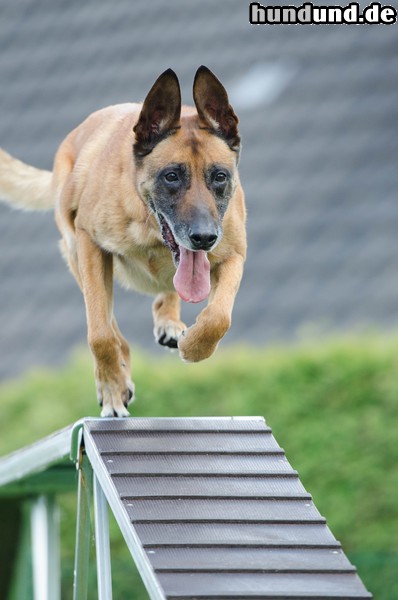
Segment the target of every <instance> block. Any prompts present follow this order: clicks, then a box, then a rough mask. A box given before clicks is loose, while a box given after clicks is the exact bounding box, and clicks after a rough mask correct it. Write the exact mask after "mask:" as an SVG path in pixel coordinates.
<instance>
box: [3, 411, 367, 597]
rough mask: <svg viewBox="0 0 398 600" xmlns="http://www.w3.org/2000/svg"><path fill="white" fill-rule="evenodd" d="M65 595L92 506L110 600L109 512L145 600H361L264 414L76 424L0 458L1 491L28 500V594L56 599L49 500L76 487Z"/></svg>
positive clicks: (83, 592) (81, 583)
mask: <svg viewBox="0 0 398 600" xmlns="http://www.w3.org/2000/svg"><path fill="white" fill-rule="evenodd" d="M70 459H72V461H73V462H74V463H75V464H76V466H77V471H78V501H77V528H76V552H75V576H74V596H73V597H74V600H86V598H87V584H88V583H87V582H88V567H89V545H90V540H91V519H90V515H91V505H92V504H93V511H94V527H95V539H96V559H97V579H98V598H99V600H111V599H112V581H111V553H110V545H109V533H108V505H109V507H110V509H111V510H112V512H113V514H114V516H115V518H116V521H117V523H118V525H119V527H120V530H121V532H122V534H123V537H124V539H125V541H126V544H127V546H128V548H129V550H130V553H131V555H132V557H133V559H134V561H135V563H136V566H137V568H138V570H139V572H140V575H141V577H142V579H143V582H144V584H145V586H146V589H147V592H148V595H149V597H150V598H151V599H153V600H166V599H167V600H177V599H179V600H181V599H186V600H188V599H191V600H192V599H216V598H217V599H227V598H234V599H240V600H243V599H245V598H246V599H248V598H250V599H254V598H257V599H259V598H274V599H276V598H279V599H282V598H284V599H293V598H294V599H298V598H300V599H310V598H311V599H312V600H314V599H324V600H326V599H332V598H340V599H342V598H344V599H347V600H348V599H351V598H355V599H365V598H371V597H372V596H371V594H370V593H369V592H367V591H366V589H365V587H364V586H363V584H362V582H361V580H360V579H359V577H358V576H357V574H356V571H355V568H354V567H353V566H352V565H351V564H350V562H349V561H348V559H347V557H346V556H345V554H344V552H343V551H342V549H341V546H340V544H339V543H338V542H337V541H336V539H335V538H334V536H333V534H332V533H331V531H330V530H329V528H328V527H327V525H326V521H325V519H323V518H322V517H321V515H320V514H319V512H318V511H317V509H316V507H315V505H314V504H313V502H312V499H311V496H310V495H309V494H308V493H307V492H306V491H305V489H304V487H303V486H302V484H301V482H300V480H299V478H298V475H297V472H296V471H294V470H293V469H292V468H291V466H290V464H289V463H288V461H287V460H286V457H285V455H284V452H283V450H282V449H281V448H280V447H279V446H278V444H277V442H276V440H275V438H274V437H273V435H272V432H271V430H270V429H269V428H268V427H267V426H266V424H265V422H264V419H263V418H261V417H225V418H217V417H211V418H129V419H91V418H87V419H83V420H82V421H79V422H78V423H76V424H75V425H73V426H71V427H69V428H66V429H64V430H62V431H59V432H57V433H55V434H53V435H52V436H50V437H48V438H45V439H43V440H41V441H39V442H37V443H36V444H33V445H32V446H29V447H27V448H24V449H22V450H19V451H17V452H15V453H13V454H11V455H9V456H7V457H5V458H3V459H1V460H0V497H1V496H3V497H4V496H13V497H27V496H29V497H32V496H35V497H36V500H35V501H34V502H33V504H32V509H31V529H32V559H33V560H32V562H33V580H34V595H33V597H34V600H60V577H59V563H58V560H57V554H58V546H59V541H58V533H57V527H56V506H55V503H54V499H53V498H54V494H55V493H59V492H62V491H67V490H69V489H76V475H75V472H74V469H73V462H71V460H70Z"/></svg>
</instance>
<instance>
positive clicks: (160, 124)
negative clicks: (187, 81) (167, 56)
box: [134, 69, 181, 156]
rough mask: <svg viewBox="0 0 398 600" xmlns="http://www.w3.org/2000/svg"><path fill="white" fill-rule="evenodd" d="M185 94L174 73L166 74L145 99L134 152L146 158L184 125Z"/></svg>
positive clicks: (137, 128) (171, 71) (168, 70)
mask: <svg viewBox="0 0 398 600" xmlns="http://www.w3.org/2000/svg"><path fill="white" fill-rule="evenodd" d="M180 116H181V91H180V84H179V83H178V79H177V75H176V74H175V73H174V71H173V70H172V69H167V71H165V72H164V73H162V74H161V75H160V76H159V77H158V78H157V80H156V81H155V83H154V84H153V86H152V87H151V89H150V90H149V92H148V95H147V97H146V98H145V101H144V104H143V106H142V109H141V113H140V116H139V118H138V122H137V124H136V125H135V127H134V133H135V144H134V152H135V154H136V155H137V156H145V154H149V152H151V150H153V148H154V147H155V146H156V144H158V143H159V142H160V141H161V140H162V139H163V138H165V137H166V136H167V135H169V134H171V133H173V131H174V130H175V129H177V128H178V127H179V125H180Z"/></svg>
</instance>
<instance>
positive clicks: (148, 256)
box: [0, 67, 246, 417]
mask: <svg viewBox="0 0 398 600" xmlns="http://www.w3.org/2000/svg"><path fill="white" fill-rule="evenodd" d="M193 97H194V101H195V106H196V110H195V109H194V108H191V107H186V106H184V107H182V108H181V96H180V87H179V83H178V79H177V76H176V75H175V73H174V72H173V71H172V70H171V69H169V70H167V71H165V72H164V73H163V74H162V75H161V76H160V77H159V78H158V79H157V81H156V82H155V84H154V85H153V87H152V89H151V90H150V92H149V94H148V95H147V97H146V99H145V101H144V103H143V104H122V105H117V106H111V107H109V108H105V109H103V110H100V111H98V112H95V113H93V114H92V115H91V116H89V117H88V119H86V121H84V122H83V123H82V124H81V125H80V126H79V127H77V128H76V129H75V130H74V131H72V132H71V133H70V134H69V135H68V137H67V138H66V139H65V140H64V142H63V143H62V144H61V146H60V148H59V150H58V152H57V155H56V157H55V162H54V170H53V173H52V174H51V173H50V172H47V171H41V170H39V169H35V168H33V167H30V166H28V165H25V164H24V163H22V162H20V161H19V160H17V159H15V158H12V157H11V156H9V155H8V154H7V153H5V152H4V151H2V150H0V196H1V197H2V198H4V199H5V200H7V201H9V202H11V203H13V204H14V205H16V206H20V207H23V208H25V209H39V210H40V209H47V208H54V209H55V218H56V222H57V225H58V227H59V229H60V231H61V234H62V241H61V248H62V253H63V255H64V257H65V259H66V261H67V263H68V265H69V267H70V270H71V271H72V273H73V275H74V277H75V278H76V281H77V282H78V284H79V286H80V288H81V290H82V292H83V295H84V300H85V304H86V312H87V326H88V343H89V346H90V348H91V351H92V354H93V356H94V362H95V380H96V386H97V394H98V400H99V402H100V404H101V406H102V407H103V408H102V412H101V415H102V416H105V417H109V416H113V415H117V416H119V417H120V416H126V415H128V414H129V413H128V411H127V405H128V403H129V401H131V400H132V398H133V395H134V385H133V383H132V381H131V379H130V372H129V371H130V353H129V346H128V344H127V342H126V340H125V339H124V337H123V336H122V334H121V333H120V331H119V328H118V326H117V323H116V321H115V318H114V316H113V276H114V274H115V276H116V277H117V278H118V280H119V281H120V282H121V283H122V284H123V285H124V286H127V287H129V288H133V289H135V290H138V291H140V292H143V293H146V294H153V295H155V296H156V298H155V301H154V304H153V318H154V333H155V338H156V340H157V341H158V342H159V343H160V344H162V345H164V346H169V347H178V349H179V352H180V356H181V358H182V359H183V360H185V361H189V362H196V361H200V360H203V359H205V358H208V357H209V356H210V355H211V354H213V352H214V351H215V349H216V347H217V345H218V342H219V341H220V339H221V338H222V337H223V336H224V335H225V333H226V332H227V330H228V329H229V327H230V323H231V313H232V307H233V303H234V298H235V295H236V292H237V291H238V287H239V283H240V280H241V277H242V270H243V264H244V260H245V256H246V234H245V206H244V195H243V190H242V187H241V185H240V182H239V177H238V172H237V163H238V157H239V148H240V139H239V135H238V129H237V124H238V119H237V117H236V115H235V113H234V111H233V109H232V107H231V106H230V104H229V101H228V96H227V93H226V91H225V89H224V87H223V86H222V84H221V83H220V82H219V81H218V79H217V78H216V77H215V76H214V75H213V74H212V73H211V71H209V69H207V68H206V67H200V68H199V69H198V71H197V73H196V76H195V81H194V86H193ZM179 297H181V298H182V299H183V300H185V301H187V302H199V301H201V300H204V299H205V298H207V297H208V298H209V300H208V305H207V307H206V308H205V309H204V310H203V311H202V312H201V313H200V314H199V316H198V318H197V320H196V323H195V324H194V325H193V326H192V327H190V328H189V329H187V328H186V326H185V325H184V323H182V322H181V320H180V298H179Z"/></svg>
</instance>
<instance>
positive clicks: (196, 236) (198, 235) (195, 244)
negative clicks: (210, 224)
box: [189, 229, 218, 251]
mask: <svg viewBox="0 0 398 600" xmlns="http://www.w3.org/2000/svg"><path fill="white" fill-rule="evenodd" d="M217 237H218V236H217V234H216V233H214V231H199V230H192V229H190V231H189V239H190V241H191V244H192V248H193V249H194V250H206V251H207V250H210V248H212V246H214V244H215V243H216V241H217Z"/></svg>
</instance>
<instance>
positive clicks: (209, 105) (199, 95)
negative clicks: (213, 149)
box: [193, 65, 240, 151]
mask: <svg viewBox="0 0 398 600" xmlns="http://www.w3.org/2000/svg"><path fill="white" fill-rule="evenodd" d="M193 99H194V101H195V106H196V110H197V111H198V115H199V118H200V120H201V121H202V123H203V124H204V126H205V127H207V128H210V129H212V130H214V131H215V133H217V134H218V135H220V136H221V137H222V138H223V139H224V140H225V141H226V142H227V144H228V146H229V147H230V148H231V149H232V150H235V151H238V150H239V145H240V137H239V134H238V117H237V116H236V114H235V113H234V109H233V108H232V106H231V105H230V103H229V100H228V94H227V92H226V90H225V88H224V86H223V85H222V83H221V82H220V81H219V80H218V79H217V77H216V76H215V75H214V74H213V73H212V72H211V71H210V69H208V68H207V67H204V66H203V65H202V66H201V67H199V69H198V70H197V71H196V75H195V80H194V82H193Z"/></svg>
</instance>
